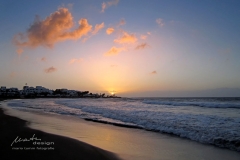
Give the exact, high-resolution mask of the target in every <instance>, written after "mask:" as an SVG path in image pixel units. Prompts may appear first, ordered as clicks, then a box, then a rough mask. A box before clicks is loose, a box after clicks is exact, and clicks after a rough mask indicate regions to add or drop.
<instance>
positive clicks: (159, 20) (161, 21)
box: [156, 18, 165, 27]
mask: <svg viewBox="0 0 240 160" xmlns="http://www.w3.org/2000/svg"><path fill="white" fill-rule="evenodd" d="M156 23H157V24H158V25H159V26H160V27H163V26H164V25H165V24H164V22H163V19H161V18H158V19H156Z"/></svg>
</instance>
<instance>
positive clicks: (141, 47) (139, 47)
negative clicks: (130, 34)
mask: <svg viewBox="0 0 240 160" xmlns="http://www.w3.org/2000/svg"><path fill="white" fill-rule="evenodd" d="M148 46H149V45H148V44H147V43H142V44H139V45H137V47H136V48H135V49H136V50H139V49H144V48H146V47H148Z"/></svg>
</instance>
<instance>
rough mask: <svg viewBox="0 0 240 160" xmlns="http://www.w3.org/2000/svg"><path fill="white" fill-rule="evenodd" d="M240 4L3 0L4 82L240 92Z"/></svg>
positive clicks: (0, 63) (154, 92) (140, 92)
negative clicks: (60, 24) (59, 24)
mask: <svg viewBox="0 0 240 160" xmlns="http://www.w3.org/2000/svg"><path fill="white" fill-rule="evenodd" d="M239 7H240V1H233V0H228V1H227V0H211V1H210V0H201V1H200V0H194V1H190V0H181V1H173V0H166V1H160V0H151V1H147V0H144V1H137V0H131V1H127V0H109V1H104V0H91V1H87V0H86V1H77V0H75V1H74V0H73V1H54V0H53V1H44V0H42V1H30V0H22V1H14V0H12V1H11V0H9V1H1V0H0V21H1V26H0V32H1V36H0V37H1V38H0V68H1V70H0V75H1V79H0V85H2V86H7V87H18V88H22V86H23V85H24V84H25V83H28V84H29V85H30V86H37V85H42V86H45V87H48V88H50V89H56V88H68V89H76V90H90V91H91V92H98V93H99V92H101V93H102V92H106V93H107V92H110V91H111V90H115V91H116V92H117V94H118V95H122V96H204V95H207V96H218V95H219V94H218V93H219V92H220V91H221V92H225V93H226V94H222V96H240V95H239V93H240V91H239V88H240V72H239V68H240V53H239V51H240V46H239V42H240V36H239V32H240V31H239V30H240V18H239V15H240V10H239ZM58 13H61V14H59V15H60V16H59V17H57V15H58ZM36 16H37V17H38V20H36V19H35V17H36ZM50 19H51V21H48V20H50ZM55 20H60V21H61V23H62V24H63V25H64V26H60V28H58V27H57V25H58V23H60V22H59V21H55ZM79 21H81V22H79ZM34 22H35V23H34ZM40 26H41V27H40ZM79 26H80V28H78V27H79ZM107 30H108V31H109V32H107ZM110 31H111V32H110ZM19 33H21V35H23V37H24V38H23V39H22V37H21V36H20V34H19ZM229 90H232V92H229Z"/></svg>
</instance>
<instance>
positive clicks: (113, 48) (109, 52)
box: [104, 46, 125, 56]
mask: <svg viewBox="0 0 240 160" xmlns="http://www.w3.org/2000/svg"><path fill="white" fill-rule="evenodd" d="M122 51H125V48H117V47H115V46H113V47H112V48H111V49H110V50H109V51H108V52H106V53H105V54H104V55H105V56H113V55H117V54H118V53H120V52H122Z"/></svg>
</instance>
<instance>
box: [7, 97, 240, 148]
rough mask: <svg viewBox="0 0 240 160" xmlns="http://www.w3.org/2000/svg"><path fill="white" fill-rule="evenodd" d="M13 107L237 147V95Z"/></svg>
mask: <svg viewBox="0 0 240 160" xmlns="http://www.w3.org/2000/svg"><path fill="white" fill-rule="evenodd" d="M8 106H9V107H11V108H14V109H18V110H22V111H29V112H44V113H51V114H60V115H69V116H74V117H79V118H82V119H87V120H92V121H95V122H102V123H110V124H114V125H118V126H122V127H134V128H141V129H145V130H149V131H154V132H160V133H167V134H172V135H176V136H179V137H183V138H187V139H190V140H194V141H197V142H200V143H205V144H213V145H215V146H218V147H223V148H228V149H231V150H236V151H240V98H99V99H91V98H86V99H83V98H75V99H61V98H59V99H20V100H12V101H9V102H8Z"/></svg>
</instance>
